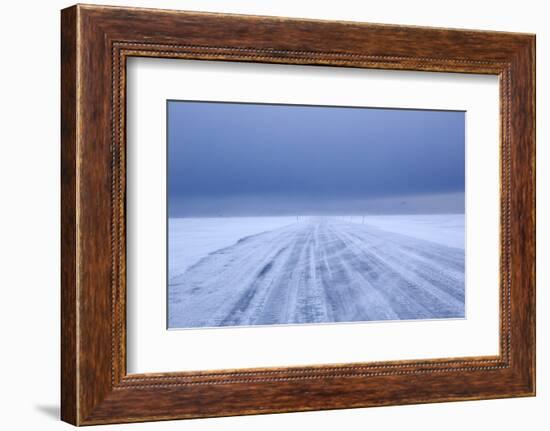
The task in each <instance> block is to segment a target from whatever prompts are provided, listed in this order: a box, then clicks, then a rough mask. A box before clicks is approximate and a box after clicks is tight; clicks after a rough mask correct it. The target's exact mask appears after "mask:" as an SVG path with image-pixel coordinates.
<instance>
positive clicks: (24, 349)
mask: <svg viewBox="0 0 550 431" xmlns="http://www.w3.org/2000/svg"><path fill="white" fill-rule="evenodd" d="M101 3H103V4H118V5H131V6H144V7H162V8H172V9H187V10H204V11H217V12H232V13H247V14H260V15H281V16H293V17H307V18H322V19H338V20H356V21H368V22H379V23H391V24H412V25H428V26H439V27H456V28H477V29H486V30H505V31H519V32H531V33H536V34H537V57H538V58H537V76H538V79H537V90H538V95H537V117H538V119H539V121H538V124H537V140H538V166H537V167H538V173H537V181H538V205H537V208H538V241H537V243H538V246H537V248H538V263H539V268H538V298H537V300H538V306H537V311H538V321H537V324H538V331H537V332H538V348H537V351H538V352H537V353H538V396H537V397H536V398H524V399H509V400H495V401H476V402H460V403H446V404H432V405H419V406H405V407H384V408H371V409H357V410H341V411H327V412H310V413H293V414H284V415H267V416H249V417H237V418H221V419H206V420H195V421H185V422H181V421H172V422H163V423H153V424H134V425H122V426H117V427H116V428H115V427H113V426H105V427H99V428H96V429H118V430H123V429H135V430H142V429H143V430H153V429H154V430H169V429H178V430H227V429H233V430H236V429H238V430H258V429H263V430H279V429H318V430H332V429H346V430H355V429H357V430H359V429H361V430H363V429H366V428H369V429H373V430H375V429H385V430H393V429H401V428H407V429H408V430H422V431H428V430H442V429H443V430H445V431H452V430H470V429H477V428H481V427H490V428H491V429H498V430H501V431H504V430H517V429H532V430H541V429H546V428H545V427H547V426H548V423H549V422H550V413H549V410H550V409H549V408H548V406H550V372H549V368H550V365H549V363H550V352H549V345H550V341H549V339H550V328H548V325H549V324H550V319H549V312H548V310H549V309H550V296H549V295H548V294H547V293H546V292H545V291H544V290H545V289H544V287H545V285H548V283H550V272H549V271H548V265H545V262H547V261H548V260H549V259H550V249H549V248H550V232H549V227H548V223H547V222H546V223H545V220H550V193H549V192H548V191H547V186H548V185H549V184H550V169H547V168H546V167H547V166H550V150H549V149H548V146H547V145H545V144H546V143H547V141H548V134H549V133H550V126H548V122H547V121H545V119H547V118H549V117H550V99H549V98H550V92H549V85H550V78H549V77H550V64H549V61H550V60H549V57H550V54H549V52H550V27H549V26H548V21H549V18H550V13H549V12H548V11H547V10H546V2H544V1H540V0H539V1H537V0H523V1H517V0H516V1H513V2H512V1H504V0H500V1H487V2H481V1H478V0H462V1H460V2H442V1H423V0H415V1H407V0H403V1H390V0H388V1H384V2H364V1H352V0H339V1H305V0H302V1H300V0H262V1H260V0H256V1H244V0H241V1H239V0H200V1H198V0H180V1H168V0H159V1H153V0H130V1H123V0H119V1H115V2H111V1H107V0H104V1H101ZM70 4H71V3H70V2H67V1H60V0H49V1H47V2H44V1H25V2H23V1H20V2H17V1H11V2H4V4H3V5H2V13H1V15H0V32H1V36H2V37H1V40H2V65H1V66H0V75H1V79H0V103H1V112H0V118H1V119H2V121H1V123H0V184H1V186H0V187H1V188H0V193H1V196H2V200H1V202H2V209H1V211H0V262H2V264H1V266H0V289H1V290H0V292H1V297H0V320H1V326H0V327H1V328H2V332H1V334H2V343H1V353H0V371H1V378H0V402H1V404H0V405H2V410H1V413H0V424H1V425H0V426H1V427H2V428H3V429H8V430H18V429H40V430H50V429H60V430H61V429H69V428H70V426H69V425H67V424H64V423H62V422H59V420H58V419H57V416H58V410H59V402H58V399H59V230H60V228H59V218H60V214H59V89H60V84H59V81H60V80H59V10H60V9H61V8H63V7H66V6H69V5H70Z"/></svg>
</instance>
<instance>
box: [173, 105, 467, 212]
mask: <svg viewBox="0 0 550 431" xmlns="http://www.w3.org/2000/svg"><path fill="white" fill-rule="evenodd" d="M464 191H465V112H463V111H430V110H409V109H379V108H345V107H326V106H322V107H320V106H319V107H318V106H302V105H268V104H243V103H220V102H187V101H168V215H169V217H223V216H275V215H343V214H348V215H354V214H357V215H359V214H363V215H367V214H439V213H463V212H464Z"/></svg>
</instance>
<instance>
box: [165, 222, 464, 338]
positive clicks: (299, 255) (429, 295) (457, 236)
mask: <svg viewBox="0 0 550 431" xmlns="http://www.w3.org/2000/svg"><path fill="white" fill-rule="evenodd" d="M464 233H465V231H464V215H462V214H461V215H454V214H453V215H410V216H405V215H396V216H393V215H392V216H365V217H362V216H341V217H300V218H299V219H297V218H296V217H234V218H233V217H228V218H202V219H201V218H179V219H170V220H169V286H168V298H169V300H168V307H169V310H168V315H169V319H168V320H169V321H168V324H169V327H170V328H193V327H219V326H238V325H268V324H297V323H328V322H356V321H380V320H404V319H436V318H462V317H464V294H465V292H464V257H465V256H464Z"/></svg>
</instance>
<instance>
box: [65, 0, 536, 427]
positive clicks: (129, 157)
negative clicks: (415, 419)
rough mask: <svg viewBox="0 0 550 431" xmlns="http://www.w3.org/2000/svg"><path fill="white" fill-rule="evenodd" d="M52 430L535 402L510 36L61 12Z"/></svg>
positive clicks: (522, 70) (528, 65)
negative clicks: (56, 407)
mask: <svg viewBox="0 0 550 431" xmlns="http://www.w3.org/2000/svg"><path fill="white" fill-rule="evenodd" d="M61 30H62V32H61V33H62V34H61V43H62V65H61V66H62V67H61V69H62V94H61V100H62V104H61V106H62V112H61V117H62V152H61V162H62V184H61V185H62V196H61V200H62V286H61V288H62V346H61V350H62V382H61V386H62V391H61V392H62V400H61V406H62V409H61V414H62V419H63V420H65V421H67V422H69V423H72V424H75V425H92V424H106V423H118V422H138V421H151V420H167V419H181V418H199V417H213V416H229V415H240V414H259V413H274V412H289V411H307V410H322V409H336V408H353V407H370V406H382V405H396V404H413V403H429V402H441V401H454V400H475V399H490V398H502V397H517V396H533V395H534V394H535V164H534V160H535V134H534V130H535V112H534V100H535V79H534V70H535V69H534V66H535V50H534V49H535V37H534V36H533V35H529V34H516V33H500V32H486V31H471V30H450V29H434V28H422V27H402V26H388V25H377V24H365V23H350V22H329V21H314V20H297V19H287V18H274V17H254V16H240V15H220V14H212V13H196V12H179V11H165V10H150V9H135V8H119V7H104V6H92V5H87V6H83V5H77V6H73V7H71V8H68V9H65V10H63V11H62V28H61Z"/></svg>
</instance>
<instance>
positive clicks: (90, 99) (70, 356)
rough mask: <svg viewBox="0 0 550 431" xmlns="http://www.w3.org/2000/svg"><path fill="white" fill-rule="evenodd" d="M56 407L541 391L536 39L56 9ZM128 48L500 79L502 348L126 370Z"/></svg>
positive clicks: (87, 420) (202, 409) (113, 416)
mask: <svg viewBox="0 0 550 431" xmlns="http://www.w3.org/2000/svg"><path fill="white" fill-rule="evenodd" d="M61 17H62V20H61V21H62V22H61V24H62V25H61V49H62V56H61V58H62V63H61V72H62V76H61V83H62V93H61V111H62V112H61V124H62V126H61V130H62V133H61V140H62V147H61V162H62V163H61V169H62V175H61V177H62V179H61V189H62V197H61V208H62V218H61V227H62V247H61V253H62V256H61V257H62V283H61V284H62V286H61V292H62V295H61V305H62V325H61V340H62V343H61V353H62V355H61V358H62V361H61V376H62V377H61V388H62V390H61V417H62V419H63V420H64V421H67V422H69V423H71V424H75V425H91V424H105V423H116V422H138V421H152V420H166V419H179V418H197V417H213V416H231V415H242V414H259V413H275V412H290V411H307V410H322V409H341V408H352V407H368V406H383V405H394V404H413V403H431V402H442V401H458V400H475V399H490V398H503V397H520V396H533V395H534V394H535V36H534V35H529V34H515V33H504V32H502V33H501V32H489V31H470V30H449V29H439V28H424V27H404V26H392V25H377V24H363V23H353V22H330V21H315V20H299V19H286V18H275V17H255V16H241V15H220V14H213V13H196V12H178V11H168V10H153V9H134V8H120V7H103V6H84V5H77V6H73V7H70V8H68V9H64V10H63V11H62V14H61ZM130 56H144V57H163V58H183V59H197V60H206V61H207V60H223V61H239V62H258V63H284V64H300V65H330V66H339V67H353V68H374V69H392V70H414V71H441V72H461V73H478V74H493V75H498V76H499V77H500V107H501V110H500V119H501V124H500V130H501V133H500V139H501V142H500V146H501V196H500V205H501V220H500V224H501V226H500V232H501V242H500V255H501V261H500V354H499V355H498V356H494V357H493V356H491V357H461V358H442V359H430V360H413V361H393V362H379V363H353V364H338V365H327V366H318V365H317V366H302V367H289V368H265V369H238V370H226V371H209V370H205V371H203V372H179V373H157V374H139V375H137V374H127V372H126V349H125V346H126V344H125V343H126V321H125V307H126V303H125V298H126V279H125V274H126V272H125V271H126V261H125V191H126V176H125V157H126V154H125V152H126V145H125V143H126V136H125V127H126V123H125V97H126V95H125V91H126V87H125V84H126V75H125V73H126V72H125V65H126V59H127V58H129V57H130Z"/></svg>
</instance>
